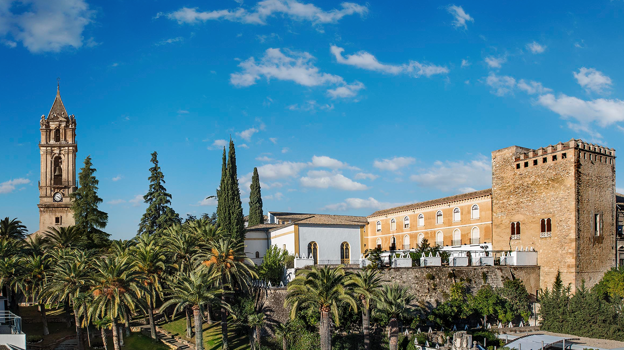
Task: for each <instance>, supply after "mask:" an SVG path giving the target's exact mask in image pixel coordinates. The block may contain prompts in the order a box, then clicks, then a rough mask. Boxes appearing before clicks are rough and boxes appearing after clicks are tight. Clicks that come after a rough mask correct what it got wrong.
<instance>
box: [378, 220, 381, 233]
mask: <svg viewBox="0 0 624 350" xmlns="http://www.w3.org/2000/svg"><path fill="white" fill-rule="evenodd" d="M377 232H381V221H377Z"/></svg>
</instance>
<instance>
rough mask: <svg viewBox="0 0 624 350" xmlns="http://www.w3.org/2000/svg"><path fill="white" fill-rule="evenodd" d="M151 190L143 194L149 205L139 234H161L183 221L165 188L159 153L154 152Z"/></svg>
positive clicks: (150, 179) (140, 225) (150, 177)
mask: <svg viewBox="0 0 624 350" xmlns="http://www.w3.org/2000/svg"><path fill="white" fill-rule="evenodd" d="M151 162H152V164H154V166H153V167H151V168H150V176H149V182H150V185H149V190H148V191H147V194H146V195H145V196H143V199H144V200H145V203H146V204H147V205H148V206H147V209H146V210H145V214H143V217H142V218H141V223H140V224H139V234H143V233H147V234H148V235H159V234H161V233H162V232H163V231H164V230H165V229H167V228H168V227H170V226H172V225H174V224H179V223H181V221H182V220H181V219H180V216H179V215H178V214H177V213H176V212H175V211H174V210H173V208H171V195H170V194H169V193H167V189H166V188H165V186H164V184H165V175H164V174H163V173H162V170H161V169H160V166H159V165H158V153H156V152H154V153H152V160H151Z"/></svg>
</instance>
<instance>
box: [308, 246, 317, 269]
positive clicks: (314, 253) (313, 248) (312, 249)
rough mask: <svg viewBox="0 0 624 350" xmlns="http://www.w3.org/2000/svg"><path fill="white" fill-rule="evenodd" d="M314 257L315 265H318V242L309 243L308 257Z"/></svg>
mask: <svg viewBox="0 0 624 350" xmlns="http://www.w3.org/2000/svg"><path fill="white" fill-rule="evenodd" d="M310 255H312V258H313V259H314V265H316V264H318V244H316V242H310V243H308V257H309V256H310Z"/></svg>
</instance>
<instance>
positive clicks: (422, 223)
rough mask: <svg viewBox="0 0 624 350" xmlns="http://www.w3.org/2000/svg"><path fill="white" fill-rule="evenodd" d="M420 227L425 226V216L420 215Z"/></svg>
mask: <svg viewBox="0 0 624 350" xmlns="http://www.w3.org/2000/svg"><path fill="white" fill-rule="evenodd" d="M418 226H425V216H424V215H423V214H418Z"/></svg>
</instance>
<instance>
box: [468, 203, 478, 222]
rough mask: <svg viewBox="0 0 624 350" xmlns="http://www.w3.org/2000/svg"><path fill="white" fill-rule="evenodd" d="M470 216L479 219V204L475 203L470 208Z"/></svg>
mask: <svg viewBox="0 0 624 350" xmlns="http://www.w3.org/2000/svg"><path fill="white" fill-rule="evenodd" d="M470 217H471V218H473V219H478V218H479V206H478V205H476V204H475V205H473V206H472V208H471V209H470Z"/></svg>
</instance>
